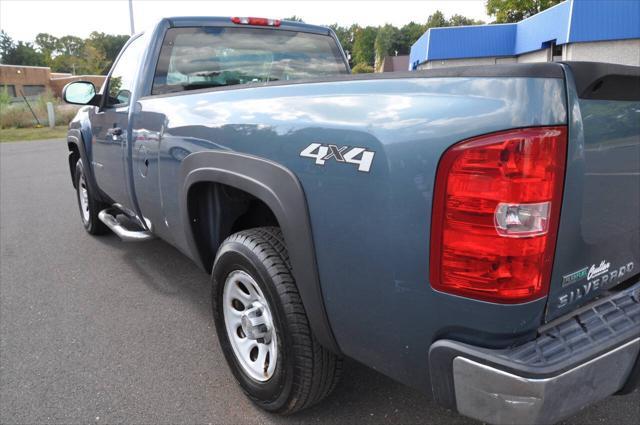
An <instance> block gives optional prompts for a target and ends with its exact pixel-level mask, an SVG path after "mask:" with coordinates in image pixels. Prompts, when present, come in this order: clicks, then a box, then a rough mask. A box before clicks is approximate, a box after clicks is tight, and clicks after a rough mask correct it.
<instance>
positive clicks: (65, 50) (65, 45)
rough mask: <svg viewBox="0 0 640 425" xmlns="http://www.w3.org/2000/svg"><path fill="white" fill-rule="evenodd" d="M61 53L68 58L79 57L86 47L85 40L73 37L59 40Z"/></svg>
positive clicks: (66, 36)
mask: <svg viewBox="0 0 640 425" xmlns="http://www.w3.org/2000/svg"><path fill="white" fill-rule="evenodd" d="M59 41H60V48H59V50H58V51H59V53H60V54H62V55H68V56H79V55H80V54H81V53H82V48H83V47H84V40H83V39H81V38H80V37H76V36H73V35H65V36H64V37H61V38H60V39H59Z"/></svg>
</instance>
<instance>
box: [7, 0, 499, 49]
mask: <svg viewBox="0 0 640 425" xmlns="http://www.w3.org/2000/svg"><path fill="white" fill-rule="evenodd" d="M484 4H485V1H484V0H439V1H434V0H416V1H393V0H387V1H372V0H369V1H367V0H362V1H336V0H332V1H307V0H305V1H303V0H297V1H270V0H261V1H239V0H236V1H215V0H199V1H191V0H155V1H151V0H133V13H134V23H135V30H136V32H139V31H142V30H144V29H146V28H148V27H150V26H152V25H153V23H154V22H155V21H156V20H158V19H160V18H162V17H166V16H260V17H268V18H286V17H290V16H292V15H296V16H298V17H300V18H302V19H303V20H304V21H305V22H307V23H310V24H317V25H329V24H332V23H336V22H337V23H338V24H340V25H351V24H353V23H357V24H359V25H361V26H366V25H373V26H378V25H384V24H386V23H390V24H393V25H395V26H402V25H404V24H406V23H409V22H410V21H412V20H413V21H415V22H420V23H424V22H426V20H427V18H428V17H429V15H431V14H432V13H433V12H435V11H436V10H441V11H442V12H443V13H444V15H445V17H447V18H448V17H449V16H451V15H454V14H456V13H457V14H460V15H464V16H466V17H468V18H473V19H481V20H483V21H485V22H488V21H490V18H489V17H488V16H487V15H486V12H485V8H484ZM0 29H2V30H4V31H5V32H7V33H8V34H9V36H11V37H12V38H13V39H14V40H22V41H33V39H34V38H35V36H36V34H38V33H40V32H46V33H49V34H52V35H54V36H56V37H60V36H64V35H75V36H78V37H82V38H85V37H87V36H88V35H89V34H90V33H91V32H92V31H100V32H105V33H110V34H129V33H130V25H129V3H128V0H75V1H73V0H37V1H36V0H0Z"/></svg>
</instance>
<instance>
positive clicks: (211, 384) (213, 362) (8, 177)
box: [0, 140, 640, 425]
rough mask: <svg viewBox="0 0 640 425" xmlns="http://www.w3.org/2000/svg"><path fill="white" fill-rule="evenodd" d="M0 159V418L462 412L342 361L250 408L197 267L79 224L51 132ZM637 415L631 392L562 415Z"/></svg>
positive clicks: (374, 418)
mask: <svg viewBox="0 0 640 425" xmlns="http://www.w3.org/2000/svg"><path fill="white" fill-rule="evenodd" d="M0 158H1V162H0V181H1V187H0V190H1V191H0V255H1V257H0V422H1V423H3V424H14V423H22V424H27V423H28V424H33V423H89V422H96V423H102V422H105V423H116V422H126V423H152V422H164V423H234V424H235V423H336V424H338V423H402V424H407V423H430V424H445V423H446V424H450V423H458V424H463V423H474V422H473V421H471V420H468V419H466V418H463V417H461V416H459V415H457V414H455V413H453V412H449V411H447V410H445V409H443V408H440V407H438V406H436V405H435V404H434V403H433V402H432V401H431V400H430V399H429V397H428V396H427V395H425V394H422V393H420V392H417V391H415V390H413V389H410V388H407V387H405V386H403V385H401V384H398V383H396V382H394V381H392V380H391V379H388V378H386V377H385V376H383V375H381V374H379V373H377V372H375V371H373V370H370V369H367V368H365V367H363V366H361V365H359V364H357V363H355V362H353V361H348V362H347V363H346V365H345V369H346V370H345V374H344V378H343V380H342V382H341V383H340V385H339V386H338V388H337V390H336V391H335V392H334V393H333V394H332V395H331V396H330V397H329V398H328V399H327V400H326V401H325V402H323V403H322V404H320V405H318V406H315V407H313V408H311V409H309V410H307V411H304V412H302V413H300V414H298V415H295V416H293V417H289V418H281V417H277V416H273V415H269V414H266V413H264V412H262V411H260V410H258V409H256V408H255V407H253V405H252V404H251V403H250V402H249V401H247V399H245V397H244V396H243V394H242V392H241V391H240V389H239V387H238V386H237V385H236V383H235V382H234V380H233V377H232V376H231V373H230V372H229V371H228V369H227V366H226V364H225V362H224V357H223V355H222V352H221V351H220V348H219V347H218V343H217V339H216V336H215V330H214V327H213V325H212V320H211V312H210V310H211V308H210V300H209V292H210V289H209V278H208V276H207V275H206V274H204V273H203V272H201V271H200V270H199V269H198V268H196V266H195V265H194V264H192V263H191V262H190V261H189V260H187V259H186V257H184V256H182V254H180V253H179V252H178V251H176V250H175V249H174V248H172V247H171V246H169V245H168V244H166V243H164V242H162V241H159V240H155V241H152V242H147V243H144V244H137V245H136V244H125V243H122V242H120V241H119V240H118V239H117V238H116V237H115V236H113V235H109V236H105V237H99V238H94V237H91V236H89V235H88V234H86V233H85V231H84V229H83V228H82V225H81V224H80V218H79V213H78V209H77V206H76V200H75V192H74V190H73V188H72V186H71V182H70V178H69V170H68V165H67V150H66V144H65V142H64V141H63V140H57V141H41V142H18V143H2V144H1V145H0ZM576 391H579V389H578V388H576ZM639 417H640V393H639V392H635V393H634V394H631V395H628V396H624V397H614V398H610V399H608V400H605V401H603V402H601V403H599V404H597V405H595V406H592V407H590V408H588V409H586V410H585V411H583V412H581V413H580V414H579V415H577V416H575V417H573V418H570V419H569V420H567V421H566V423H567V424H611V425H613V424H615V425H618V424H631V423H637V421H638V418H639Z"/></svg>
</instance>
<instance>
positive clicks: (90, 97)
mask: <svg viewBox="0 0 640 425" xmlns="http://www.w3.org/2000/svg"><path fill="white" fill-rule="evenodd" d="M62 99H64V101H65V102H67V103H72V104H74V105H95V106H97V104H98V101H97V100H98V99H99V97H98V96H96V86H94V85H93V83H92V82H90V81H74V82H72V83H69V84H67V85H66V86H64V89H62Z"/></svg>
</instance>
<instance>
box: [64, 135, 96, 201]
mask: <svg viewBox="0 0 640 425" xmlns="http://www.w3.org/2000/svg"><path fill="white" fill-rule="evenodd" d="M69 143H72V144H74V145H75V146H76V147H77V148H78V152H79V153H80V159H81V160H82V163H83V164H84V173H85V177H86V180H87V184H88V185H89V190H91V193H93V194H95V195H94V196H97V197H99V198H100V199H101V198H102V192H101V191H100V189H99V188H98V184H97V182H96V179H95V176H94V175H93V165H92V164H91V159H90V158H89V156H88V155H87V149H86V146H85V145H84V138H83V136H82V131H81V130H80V129H78V128H72V129H70V130H69V131H68V132H67V144H69ZM70 171H71V173H72V174H71V181H72V182H73V181H74V174H73V173H74V172H75V167H74V168H73V170H70ZM101 200H102V199H101Z"/></svg>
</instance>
